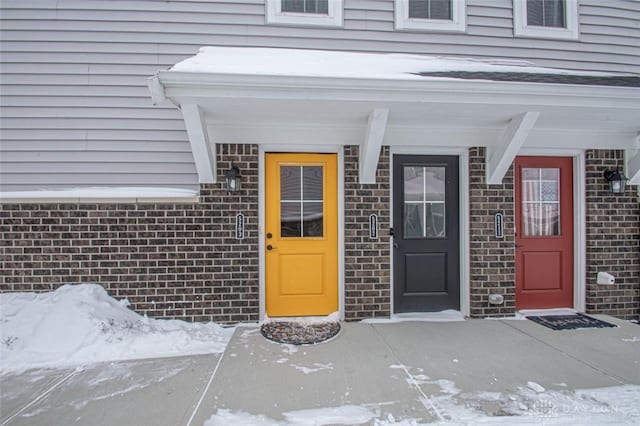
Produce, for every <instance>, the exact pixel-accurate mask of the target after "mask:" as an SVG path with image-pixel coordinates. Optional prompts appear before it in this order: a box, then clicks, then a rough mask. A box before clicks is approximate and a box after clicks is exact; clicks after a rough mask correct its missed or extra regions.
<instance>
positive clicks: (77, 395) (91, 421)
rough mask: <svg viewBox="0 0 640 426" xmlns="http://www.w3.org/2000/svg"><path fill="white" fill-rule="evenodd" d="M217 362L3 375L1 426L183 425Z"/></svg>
mask: <svg viewBox="0 0 640 426" xmlns="http://www.w3.org/2000/svg"><path fill="white" fill-rule="evenodd" d="M218 357H219V355H203V356H192V357H179V358H164V359H152V360H142V361H127V362H114V363H104V364H93V365H91V366H89V367H87V368H86V369H84V370H80V371H74V370H64V371H60V370H32V371H28V372H26V373H22V374H19V375H4V376H3V377H2V378H1V380H2V392H1V399H0V403H1V406H2V410H1V411H2V417H1V421H0V424H2V425H3V426H4V425H5V424H7V425H30V426H37V425H43V426H50V425H71V424H74V425H105V426H106V425H180V424H186V422H187V421H188V419H189V418H190V416H191V414H192V413H193V411H194V409H195V405H196V403H197V401H198V399H199V398H200V396H201V394H202V393H203V391H204V388H205V385H206V383H207V381H208V378H209V376H210V375H211V373H212V371H213V369H214V368H215V366H216V364H217V360H218ZM62 379H65V380H64V381H63V382H61V383H59V385H58V386H57V387H55V388H54V389H53V390H51V391H50V392H48V393H47V391H48V390H49V389H50V388H51V387H52V386H54V385H55V384H56V383H58V382H60V381H61V380H62ZM21 409H22V411H20V410H21Z"/></svg>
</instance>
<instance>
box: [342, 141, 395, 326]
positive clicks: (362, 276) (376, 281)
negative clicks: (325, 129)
mask: <svg viewBox="0 0 640 426" xmlns="http://www.w3.org/2000/svg"><path fill="white" fill-rule="evenodd" d="M389 182H390V178H389V147H383V149H382V152H381V154H380V160H379V162H378V170H377V172H376V183H375V184H370V185H360V184H359V183H358V147H357V146H346V147H345V149H344V228H345V248H344V250H345V265H344V269H345V317H346V319H347V320H360V319H363V318H370V317H380V316H385V317H388V316H389V314H390V309H391V305H390V291H391V289H390V286H391V284H390V263H391V257H390V250H389V227H390V224H389V212H390V202H389ZM372 213H375V214H377V215H378V220H379V221H378V225H379V230H380V232H379V237H378V239H377V240H371V239H369V215H371V214H372Z"/></svg>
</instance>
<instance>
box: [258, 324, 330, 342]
mask: <svg viewBox="0 0 640 426" xmlns="http://www.w3.org/2000/svg"><path fill="white" fill-rule="evenodd" d="M339 332H340V324H339V323H337V322H333V321H331V322H321V323H316V324H302V323H299V322H293V321H270V322H267V323H265V324H262V326H261V327H260V333H262V335H263V336H264V337H265V338H266V339H269V340H271V341H274V342H277V343H286V344H289V345H315V344H317V343H321V342H324V341H327V340H329V339H331V338H333V337H335V336H336V335H337V334H338V333H339Z"/></svg>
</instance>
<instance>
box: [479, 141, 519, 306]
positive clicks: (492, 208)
mask: <svg viewBox="0 0 640 426" xmlns="http://www.w3.org/2000/svg"><path fill="white" fill-rule="evenodd" d="M485 182H486V174H485V148H471V149H469V193H470V194H469V222H470V224H469V235H470V277H469V278H470V280H469V281H470V297H471V316H472V317H485V316H505V315H513V313H514V311H515V245H514V187H513V167H511V168H510V169H509V171H508V172H507V174H506V175H505V177H504V179H503V181H502V182H503V183H502V185H487V184H486V183H485ZM497 212H502V213H503V214H504V234H505V235H504V239H503V240H496V239H495V230H494V215H495V214H496V213H497ZM492 293H497V294H501V295H503V296H504V303H503V304H502V305H490V304H489V294H492Z"/></svg>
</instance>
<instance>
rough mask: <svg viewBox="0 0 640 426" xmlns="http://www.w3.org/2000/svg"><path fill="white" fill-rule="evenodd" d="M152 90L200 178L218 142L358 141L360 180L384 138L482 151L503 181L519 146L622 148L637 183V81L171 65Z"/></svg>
mask: <svg viewBox="0 0 640 426" xmlns="http://www.w3.org/2000/svg"><path fill="white" fill-rule="evenodd" d="M149 87H150V90H151V93H152V96H153V98H154V101H155V102H162V101H164V100H169V101H170V102H172V103H173V104H175V105H176V106H178V107H179V108H181V110H182V111H183V114H186V115H185V123H186V125H187V131H188V133H189V138H190V141H191V143H192V147H194V156H195V155H196V154H197V153H199V154H197V155H198V156H199V157H200V162H201V163H205V164H200V167H201V168H202V172H203V173H202V174H201V176H205V178H204V180H203V179H202V178H201V181H207V179H211V177H210V173H207V172H206V171H205V170H204V169H206V168H207V167H209V168H211V167H215V158H214V156H213V154H212V152H213V153H215V150H213V149H212V146H214V145H213V144H214V143H252V144H268V145H279V146H283V145H284V146H292V150H295V149H294V148H293V147H294V146H299V145H336V146H340V145H359V146H360V148H361V155H360V161H361V164H360V169H361V174H360V180H361V182H362V183H368V182H371V181H372V179H373V177H372V176H375V166H376V165H377V161H378V153H379V150H380V147H381V146H382V145H390V146H434V147H436V146H437V147H459V148H463V147H475V146H481V147H487V179H488V180H487V181H488V183H500V182H501V180H502V177H503V176H504V173H505V172H506V171H507V169H508V167H509V165H510V164H511V162H512V160H513V158H514V157H515V155H517V154H518V153H519V152H521V151H522V150H523V149H526V150H527V152H531V151H535V150H537V149H539V150H545V151H549V150H553V149H558V150H578V149H592V148H595V149H597V148H601V149H604V148H608V149H623V150H625V151H626V153H627V154H626V155H627V170H626V174H627V176H629V177H630V178H631V180H630V182H631V183H640V151H639V150H640V141H639V139H638V134H639V133H640V88H637V87H615V86H613V87H612V86H589V85H569V84H546V83H531V82H504V81H485V80H482V81H480V80H464V79H454V78H441V77H426V78H423V79H387V78H344V77H331V76H322V77H319V76H288V75H287V76H285V75H260V74H238V73H215V72H188V71H177V70H166V71H160V72H159V73H158V75H157V76H154V77H151V78H150V80H149ZM194 127H195V128H194ZM192 135H195V137H194V140H191V139H192ZM363 152H364V154H363ZM203 153H205V154H206V155H207V156H208V159H207V160H206V161H204V162H203V161H202V157H203V155H205V154H203ZM374 153H375V155H374ZM196 163H197V164H196V165H197V166H198V159H196ZM207 163H208V164H207ZM201 168H199V169H198V171H199V174H200V172H201ZM211 170H214V169H211ZM363 170H364V172H363ZM372 170H373V173H372V172H371V171H372ZM207 176H208V177H207ZM213 176H214V177H215V173H213Z"/></svg>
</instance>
